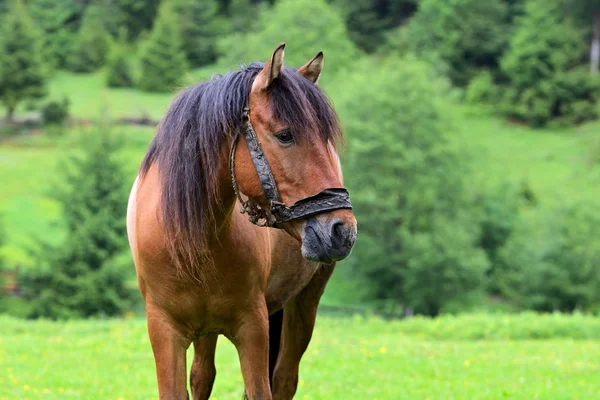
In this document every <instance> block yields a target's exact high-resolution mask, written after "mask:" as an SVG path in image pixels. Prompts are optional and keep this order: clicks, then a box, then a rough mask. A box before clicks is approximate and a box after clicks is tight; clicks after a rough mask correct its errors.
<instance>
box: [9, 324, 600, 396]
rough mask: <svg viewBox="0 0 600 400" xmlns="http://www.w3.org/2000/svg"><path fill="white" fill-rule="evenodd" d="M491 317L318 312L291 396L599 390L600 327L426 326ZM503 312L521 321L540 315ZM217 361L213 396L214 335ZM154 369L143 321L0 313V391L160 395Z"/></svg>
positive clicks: (226, 369) (223, 373)
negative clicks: (391, 317)
mask: <svg viewBox="0 0 600 400" xmlns="http://www.w3.org/2000/svg"><path fill="white" fill-rule="evenodd" d="M469 318H471V319H469ZM495 318H497V317H493V316H486V317H482V316H476V317H474V319H473V317H469V316H467V317H446V319H441V320H436V322H432V321H428V320H419V321H416V322H417V323H419V324H421V327H420V329H419V330H415V329H414V322H412V320H407V321H394V322H386V321H383V320H380V319H377V318H367V319H363V318H359V317H354V318H343V319H335V318H330V317H324V316H320V317H319V319H318V322H317V329H316V331H315V334H314V337H313V340H312V342H311V344H310V346H309V349H308V351H307V352H306V355H305V357H304V359H303V362H302V365H301V371H300V381H299V382H300V383H299V390H298V394H297V396H296V398H298V399H326V400H330V399H336V398H340V399H390V400H391V399H393V400H397V399H411V400H413V399H432V400H433V399H455V400H458V399H465V400H473V399H506V398H511V399H553V400H560V399H592V398H599V397H600V382H599V381H598V373H599V367H600V342H599V341H598V339H600V338H599V337H595V339H596V340H589V339H586V340H573V339H569V338H565V337H558V338H551V339H544V340H532V339H525V340H514V339H505V338H496V339H490V340H461V339H457V338H455V337H457V335H450V336H448V337H443V338H439V336H437V335H436V334H432V333H431V332H434V329H432V328H435V327H436V326H437V327H438V328H439V327H442V328H443V329H444V330H448V329H449V327H451V326H455V327H457V328H458V329H459V330H460V329H462V328H463V327H465V326H466V327H467V328H468V329H471V330H472V329H476V327H477V326H479V327H481V326H486V324H492V325H493V324H495V322H494V320H495ZM503 318H505V319H506V318H508V319H507V320H505V324H508V325H509V326H510V325H514V326H515V327H517V328H518V327H519V326H521V325H523V324H529V323H532V322H535V321H536V318H540V317H537V316H534V315H533V314H530V315H527V316H524V317H514V318H513V319H511V318H512V317H503ZM578 318H579V319H577V318H575V319H573V318H572V317H569V316H559V317H555V319H557V320H560V323H561V324H567V325H569V324H570V325H571V327H576V325H577V324H579V323H584V324H591V325H597V324H598V322H597V321H595V320H594V319H593V318H592V317H578ZM482 323H483V325H482ZM411 324H412V325H411ZM434 324H437V325H434ZM446 326H447V327H446ZM518 329H522V328H518ZM559 336H562V335H559ZM453 337H454V338H453ZM459 337H460V335H459ZM440 339H443V340H440ZM191 354H192V353H191V351H190V352H188V365H189V363H190V360H191ZM216 363H217V371H218V372H217V380H216V384H215V389H214V391H213V396H212V398H213V399H218V400H226V399H239V398H240V397H241V396H240V395H241V393H242V389H243V385H242V379H241V374H240V372H239V362H238V359H237V354H236V352H235V349H234V348H233V346H232V345H231V344H230V343H229V342H228V341H227V340H226V339H220V340H219V346H218V349H217V361H216ZM154 374H155V373H154V364H153V358H152V352H151V350H150V345H149V341H148V338H147V333H146V325H145V321H143V320H138V319H131V320H110V321H74V322H61V323H55V322H47V321H35V322H28V321H23V320H17V319H13V318H9V317H0V400H2V399H15V398H20V399H35V398H47V399H77V398H80V399H114V400H117V399H120V398H121V399H151V398H157V389H156V383H155V375H154Z"/></svg>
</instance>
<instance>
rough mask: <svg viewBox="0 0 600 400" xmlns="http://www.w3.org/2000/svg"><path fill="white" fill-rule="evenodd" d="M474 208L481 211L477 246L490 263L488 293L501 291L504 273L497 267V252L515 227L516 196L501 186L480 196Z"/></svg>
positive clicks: (505, 186)
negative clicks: (476, 206)
mask: <svg viewBox="0 0 600 400" xmlns="http://www.w3.org/2000/svg"><path fill="white" fill-rule="evenodd" d="M477 203H478V207H479V208H480V209H481V219H480V222H479V224H480V227H481V236H480V239H479V246H480V247H481V248H482V249H483V250H484V251H485V252H486V254H487V256H488V259H489V260H490V269H489V271H488V276H489V278H490V281H489V288H488V290H489V291H490V293H491V294H498V293H499V292H501V289H500V286H501V283H498V282H497V280H500V281H501V280H502V279H503V278H504V272H505V271H504V270H503V269H502V267H501V266H499V265H498V264H501V262H500V260H499V259H498V258H499V256H498V253H499V252H500V251H501V249H502V248H503V247H504V245H505V244H506V242H507V241H508V240H509V239H510V237H511V235H512V234H513V232H514V231H515V230H516V229H517V225H518V224H519V205H520V204H519V196H518V194H517V193H516V190H515V188H513V187H512V186H511V185H507V184H505V185H502V186H499V187H497V188H494V189H492V190H488V191H486V192H483V193H481V194H480V196H479V198H478V201H477Z"/></svg>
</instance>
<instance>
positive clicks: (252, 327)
mask: <svg viewBox="0 0 600 400" xmlns="http://www.w3.org/2000/svg"><path fill="white" fill-rule="evenodd" d="M283 54H284V45H283V44H282V45H280V46H279V47H277V48H276V49H275V51H274V52H273V55H272V57H271V59H270V60H269V61H268V62H267V63H265V64H259V63H254V64H250V65H249V66H247V67H245V68H243V69H241V70H240V71H236V72H232V73H229V74H226V75H224V76H218V77H215V78H213V79H211V80H210V81H208V82H206V83H203V84H198V85H195V86H193V87H190V88H187V89H185V90H184V91H182V92H181V93H180V94H179V95H178V96H177V98H176V99H175V100H174V101H173V104H172V105H171V107H170V109H169V110H168V112H167V114H166V115H165V117H164V118H163V120H162V121H161V123H160V125H159V127H158V132H157V134H156V136H155V138H154V140H153V142H152V144H151V145H150V148H149V150H148V152H147V154H146V157H145V159H144V161H143V163H142V165H141V168H140V172H139V175H138V177H137V179H136V181H135V183H134V185H133V189H132V191H131V195H130V198H129V205H128V210H127V230H128V237H129V243H130V246H131V250H132V253H133V257H134V261H135V266H136V272H137V277H138V282H139V286H140V290H141V293H142V295H143V297H144V300H145V302H146V315H147V321H148V332H149V336H150V342H151V344H152V350H153V352H154V358H155V363H156V373H157V378H158V390H159V395H160V398H161V399H185V398H186V397H187V396H188V394H187V389H186V349H187V348H188V347H189V346H190V344H191V343H193V344H194V360H193V363H192V367H191V374H190V386H191V389H192V398H194V399H208V398H209V395H210V392H211V390H212V385H213V382H214V379H215V375H216V370H215V365H214V356H215V346H216V344H217V336H218V335H219V334H222V335H225V336H226V337H227V338H228V339H229V340H230V341H231V342H232V343H233V344H234V345H235V347H236V349H237V351H238V354H239V360H240V365H241V369H242V374H243V378H244V384H245V388H246V396H247V398H249V399H272V398H274V399H291V398H292V397H293V396H294V393H295V392H296V386H297V382H298V369H299V363H300V359H301V357H302V355H303V353H304V351H305V350H306V347H307V346H308V343H309V341H310V338H311V335H312V331H313V327H314V323H315V318H316V313H317V306H318V303H319V299H320V297H321V295H322V293H323V291H324V289H325V284H326V283H327V280H328V279H329V277H330V276H331V274H332V272H333V269H334V265H335V262H336V261H339V260H341V259H343V258H345V257H346V256H347V255H348V254H349V253H350V251H351V248H352V246H353V245H354V241H355V238H356V220H355V219H354V216H353V214H352V210H351V207H350V203H349V198H348V196H347V192H345V189H343V188H342V172H341V168H340V163H339V158H338V155H337V152H336V147H335V144H336V141H338V140H339V139H341V136H342V131H341V128H340V125H339V122H338V119H337V116H336V113H335V111H334V110H333V108H332V106H331V104H330V103H329V101H328V100H327V98H326V96H325V95H324V94H323V92H322V91H321V89H320V88H319V87H318V86H317V84H316V82H317V80H318V79H319V76H320V74H321V69H322V66H323V54H322V53H319V54H318V55H317V56H316V57H314V58H313V59H312V60H310V61H309V62H308V63H307V64H306V65H304V66H303V67H301V68H300V69H298V70H293V69H288V68H283ZM243 137H245V139H246V140H243ZM267 160H268V161H267ZM288 205H291V206H288ZM240 211H242V212H246V213H248V214H250V217H251V218H250V219H251V222H254V224H253V223H251V222H249V221H248V218H247V217H246V216H244V215H242V214H241V213H240ZM257 225H259V226H257ZM260 225H263V226H264V225H266V226H267V227H266V228H264V227H261V226H260Z"/></svg>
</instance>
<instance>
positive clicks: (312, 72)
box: [298, 51, 323, 83]
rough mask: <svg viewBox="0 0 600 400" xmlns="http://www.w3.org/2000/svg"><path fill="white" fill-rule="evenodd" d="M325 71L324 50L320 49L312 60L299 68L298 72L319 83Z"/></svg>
mask: <svg viewBox="0 0 600 400" xmlns="http://www.w3.org/2000/svg"><path fill="white" fill-rule="evenodd" d="M321 71H323V52H322V51H320V52H319V53H317V55H316V56H314V57H313V59H312V60H310V61H309V62H307V63H306V64H304V65H303V66H302V67H300V68H298V73H300V74H302V75H304V76H305V77H306V78H307V79H309V80H311V81H313V82H314V83H317V82H318V81H319V77H320V76H321Z"/></svg>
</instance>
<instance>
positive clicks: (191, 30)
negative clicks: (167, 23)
mask: <svg viewBox="0 0 600 400" xmlns="http://www.w3.org/2000/svg"><path fill="white" fill-rule="evenodd" d="M175 9H176V11H177V14H178V17H179V21H180V24H181V33H182V35H181V36H182V38H183V50H184V51H185V53H186V56H187V60H188V63H189V65H190V66H193V67H199V66H202V65H207V64H210V63H213V62H215V61H216V59H217V48H216V47H217V43H216V42H217V35H218V31H219V22H220V19H219V17H218V15H217V13H218V11H219V5H218V4H217V2H216V1H215V0H203V1H196V0H177V2H176V5H175Z"/></svg>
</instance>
